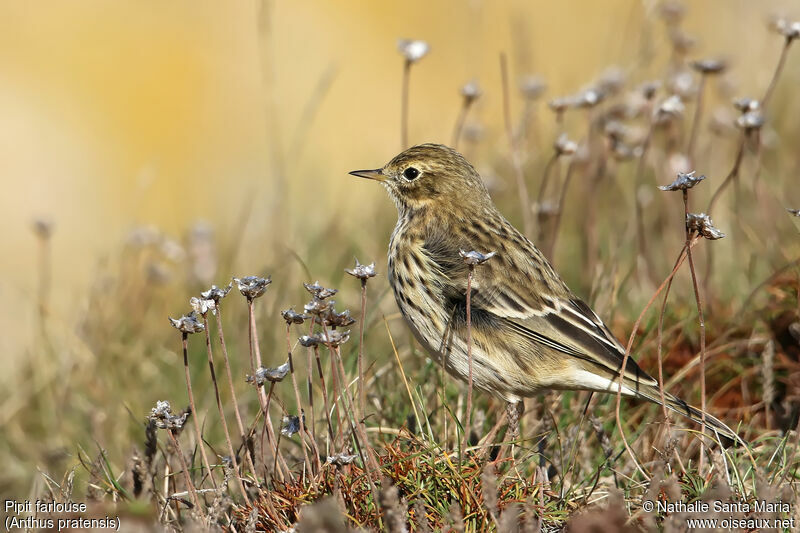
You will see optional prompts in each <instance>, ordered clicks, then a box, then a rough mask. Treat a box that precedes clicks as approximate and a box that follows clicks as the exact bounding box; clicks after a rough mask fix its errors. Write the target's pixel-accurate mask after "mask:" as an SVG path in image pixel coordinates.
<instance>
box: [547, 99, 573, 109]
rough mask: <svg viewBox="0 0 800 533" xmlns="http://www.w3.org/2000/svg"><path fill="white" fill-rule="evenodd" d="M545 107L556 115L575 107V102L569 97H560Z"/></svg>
mask: <svg viewBox="0 0 800 533" xmlns="http://www.w3.org/2000/svg"><path fill="white" fill-rule="evenodd" d="M547 105H548V107H549V108H550V109H552V110H553V111H555V112H556V113H563V112H564V111H566V110H567V109H569V108H570V107H572V106H574V105H575V101H574V100H573V99H572V98H571V97H569V96H561V97H559V98H553V99H552V100H550V101H549V102H547Z"/></svg>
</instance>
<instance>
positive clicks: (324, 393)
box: [314, 346, 336, 444]
mask: <svg viewBox="0 0 800 533" xmlns="http://www.w3.org/2000/svg"><path fill="white" fill-rule="evenodd" d="M314 357H315V358H316V360H317V373H318V374H319V380H320V384H321V386H322V404H323V405H324V407H325V420H327V422H328V442H329V444H330V443H332V442H333V443H335V441H336V433H334V431H333V423H332V422H331V407H330V403H329V402H328V390H327V387H326V386H325V373H324V372H323V371H322V360H321V359H320V356H319V348H318V347H317V346H314Z"/></svg>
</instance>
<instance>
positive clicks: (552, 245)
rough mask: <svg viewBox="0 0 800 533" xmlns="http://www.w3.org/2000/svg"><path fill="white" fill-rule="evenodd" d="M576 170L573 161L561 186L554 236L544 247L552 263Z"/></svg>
mask: <svg viewBox="0 0 800 533" xmlns="http://www.w3.org/2000/svg"><path fill="white" fill-rule="evenodd" d="M574 169H575V161H574V160H573V161H570V163H569V165H568V166H567V175H566V177H565V178H564V183H563V184H562V185H561V194H560V195H559V198H558V207H557V208H556V219H555V221H554V222H553V234H552V236H551V237H550V239H548V242H547V243H546V244H545V245H544V247H543V248H544V250H543V253H544V255H545V257H548V258H550V260H551V261H553V260H554V259H555V253H556V241H557V240H558V231H559V229H560V228H561V215H562V213H563V212H564V206H565V205H566V202H567V191H568V190H569V184H570V182H571V181H572V173H573V171H574Z"/></svg>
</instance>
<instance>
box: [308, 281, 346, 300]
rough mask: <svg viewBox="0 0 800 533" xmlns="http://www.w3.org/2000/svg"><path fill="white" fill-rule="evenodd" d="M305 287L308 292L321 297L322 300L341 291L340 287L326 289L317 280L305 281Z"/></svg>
mask: <svg viewBox="0 0 800 533" xmlns="http://www.w3.org/2000/svg"><path fill="white" fill-rule="evenodd" d="M303 287H305V288H306V290H307V291H308V292H310V293H311V294H313V295H314V298H319V299H320V300H324V299H325V298H330V297H331V296H333V295H334V294H336V293H337V292H339V290H338V289H326V288H325V287H323V286H322V285H320V284H319V281H315V282H314V283H303Z"/></svg>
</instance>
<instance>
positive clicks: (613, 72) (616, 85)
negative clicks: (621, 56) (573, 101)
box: [597, 66, 625, 96]
mask: <svg viewBox="0 0 800 533" xmlns="http://www.w3.org/2000/svg"><path fill="white" fill-rule="evenodd" d="M624 86H625V72H624V71H623V70H622V69H621V68H619V67H617V66H610V67H608V68H607V69H605V70H604V71H603V73H602V74H601V75H600V78H599V79H598V80H597V90H598V91H600V93H601V94H603V95H604V96H612V95H615V94H618V93H619V92H620V91H621V90H622V88H623V87H624Z"/></svg>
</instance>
